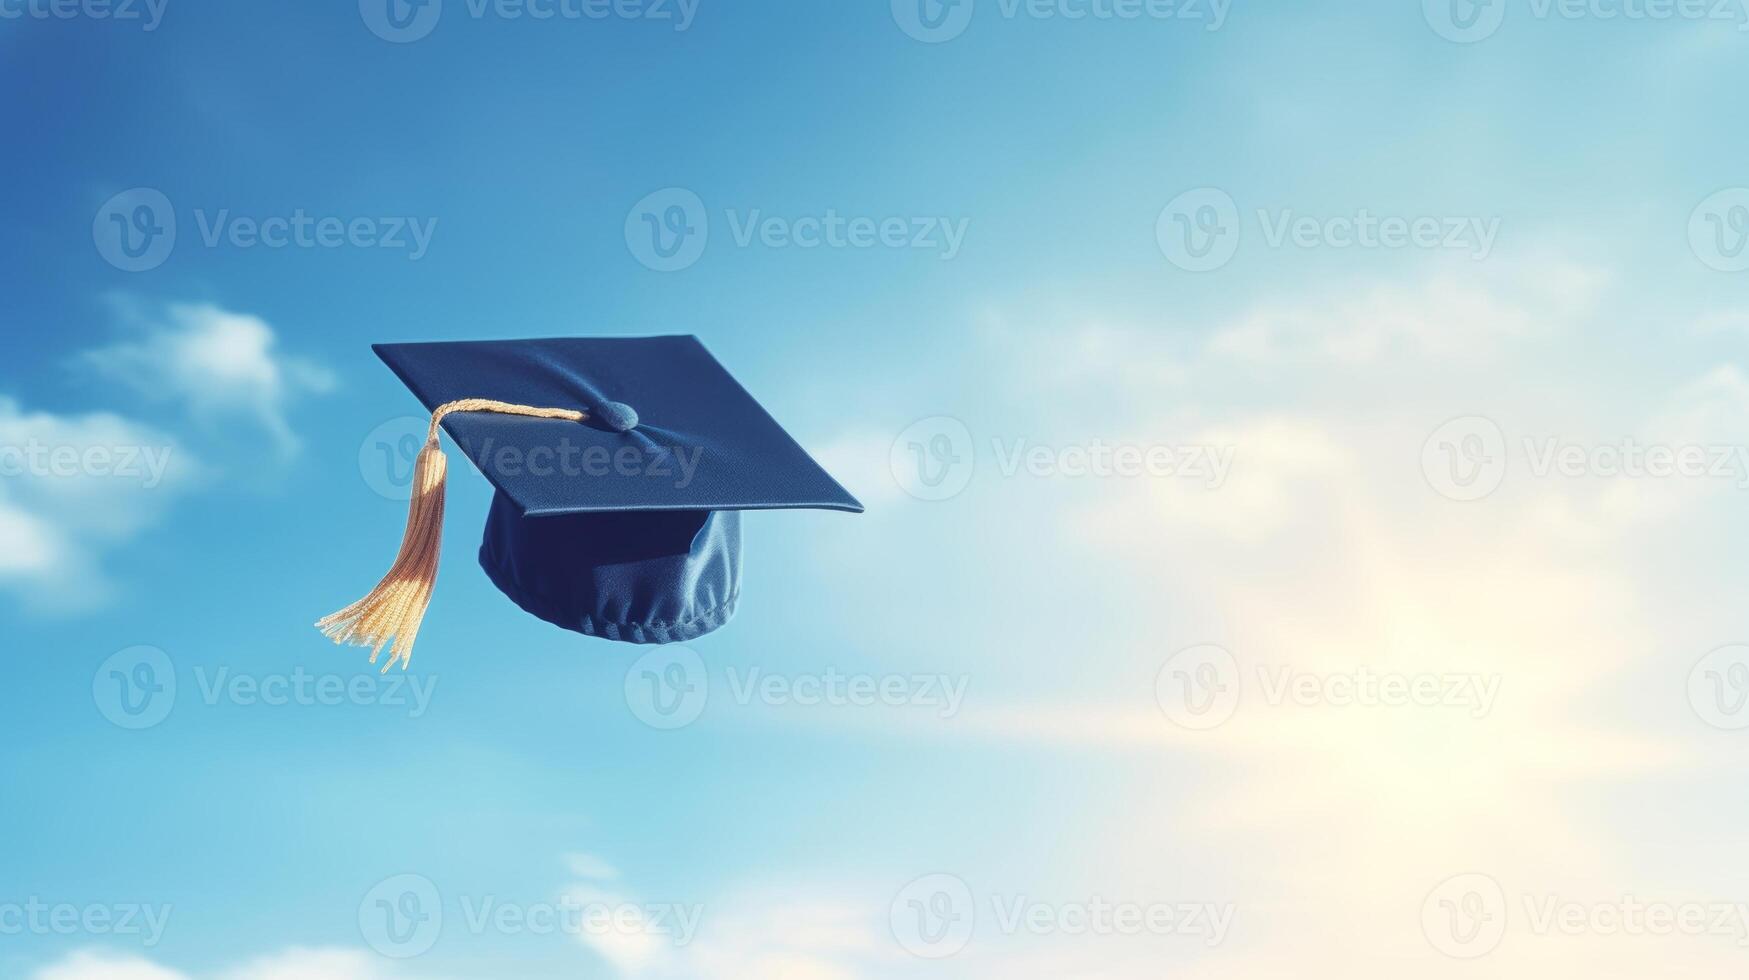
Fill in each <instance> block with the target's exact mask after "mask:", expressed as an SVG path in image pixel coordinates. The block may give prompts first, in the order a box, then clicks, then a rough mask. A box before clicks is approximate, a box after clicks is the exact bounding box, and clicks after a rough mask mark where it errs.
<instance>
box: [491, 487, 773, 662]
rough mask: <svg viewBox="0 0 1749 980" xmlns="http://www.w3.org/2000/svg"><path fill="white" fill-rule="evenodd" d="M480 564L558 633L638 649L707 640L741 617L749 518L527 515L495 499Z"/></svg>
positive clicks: (733, 514)
mask: <svg viewBox="0 0 1749 980" xmlns="http://www.w3.org/2000/svg"><path fill="white" fill-rule="evenodd" d="M480 566H481V567H482V568H484V569H485V570H486V574H487V575H488V576H490V577H491V579H492V581H493V583H494V584H496V585H497V586H498V588H499V589H500V590H501V591H502V592H503V593H504V594H505V595H507V596H509V597H510V599H511V600H512V601H513V602H515V603H516V604H517V605H518V606H521V607H522V609H523V610H524V611H525V612H527V613H529V614H530V615H532V616H537V617H539V618H541V619H544V620H546V621H547V622H549V623H552V624H554V625H555V626H562V627H564V628H565V629H568V630H574V631H576V632H578V633H584V634H587V635H589V636H598V637H601V638H602V639H607V640H621V641H624V642H628V643H672V642H676V641H681V640H690V639H692V638H694V637H698V636H703V635H704V634H706V633H709V632H710V631H711V630H714V629H716V628H717V627H719V626H721V625H723V624H724V623H726V622H728V620H729V617H730V616H732V615H733V614H734V611H735V600H736V598H737V592H738V590H739V588H740V584H741V514H740V512H739V511H657V512H650V513H630V514H625V513H620V514H571V515H565V516H559V517H525V516H523V515H522V514H521V513H520V512H519V511H518V510H517V508H516V505H515V504H514V503H512V502H511V501H510V500H508V499H507V498H506V497H505V496H504V495H503V494H501V493H500V494H497V495H495V497H494V499H493V501H492V511H491V516H490V517H489V518H488V520H487V522H486V535H485V542H484V543H483V544H481V546H480Z"/></svg>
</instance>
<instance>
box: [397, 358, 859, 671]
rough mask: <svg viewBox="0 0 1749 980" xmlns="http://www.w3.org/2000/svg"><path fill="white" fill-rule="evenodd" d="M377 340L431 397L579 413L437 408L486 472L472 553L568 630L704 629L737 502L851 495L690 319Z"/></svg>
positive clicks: (644, 634) (718, 616) (734, 571)
mask: <svg viewBox="0 0 1749 980" xmlns="http://www.w3.org/2000/svg"><path fill="white" fill-rule="evenodd" d="M376 350H377V353H378V354H379V355H380V356H381V357H382V359H383V360H384V362H385V363H387V364H388V365H389V367H390V368H391V369H393V370H394V372H395V373H396V374H397V375H398V376H399V377H400V378H401V380H402V381H404V382H405V383H406V384H407V386H408V387H409V388H411V389H412V390H413V392H414V394H416V395H417V396H418V397H419V399H420V400H421V401H423V402H424V403H425V404H426V406H427V407H428V408H436V407H437V406H439V405H442V404H445V403H448V402H452V401H456V400H459V399H494V400H497V401H500V402H508V403H514V404H519V405H532V406H541V407H542V408H543V409H552V410H568V411H578V412H583V413H587V417H585V418H582V419H576V418H530V417H526V416H522V415H513V414H506V413H503V412H490V411H481V412H460V411H458V412H455V413H453V414H450V415H448V416H447V417H445V418H443V419H442V424H443V427H444V429H445V431H447V432H448V433H449V434H450V436H451V437H452V438H453V439H454V440H455V441H456V445H457V446H458V447H459V448H460V449H461V451H462V452H463V453H465V454H466V455H467V456H468V458H469V459H470V460H472V461H473V463H474V465H475V467H477V468H478V469H479V471H480V472H481V473H482V474H483V475H484V476H485V477H486V478H487V479H488V480H490V481H491V483H492V484H493V486H494V487H495V488H496V489H497V493H496V494H494V495H493V500H492V508H491V513H490V515H489V516H488V518H487V521H486V531H485V535H484V540H483V541H482V543H481V546H480V564H481V566H482V567H483V568H484V569H485V570H486V574H487V575H488V576H490V577H491V579H492V581H493V583H494V584H496V585H497V586H498V588H499V589H500V590H501V591H503V592H504V594H505V595H507V596H509V597H510V599H511V600H512V601H513V602H515V603H516V604H517V605H518V606H520V607H521V608H522V609H523V610H524V611H526V612H527V613H529V614H530V615H533V616H536V617H539V618H540V619H543V620H546V621H547V622H549V623H553V624H555V625H557V626H561V627H564V628H565V629H568V630H574V631H576V632H579V633H584V634H586V635H589V636H597V637H601V638H603V639H608V640H618V641H622V642H628V643H671V642H676V641H683V640H690V639H693V638H694V637H698V636H702V635H704V634H705V633H708V632H710V631H711V630H714V629H716V628H718V627H720V626H722V625H723V624H724V623H726V622H727V621H728V620H729V617H730V616H732V615H733V614H734V611H735V603H736V600H737V599H738V598H739V589H740V582H741V515H740V511H742V510H764V509H785V508H804V507H805V508H819V509H827V510H844V511H860V510H862V505H861V504H859V503H857V501H856V499H855V498H854V497H852V496H851V495H850V494H849V493H847V492H845V490H844V488H843V487H840V486H839V485H838V484H837V483H836V482H835V481H834V480H833V479H832V478H831V476H829V475H827V473H826V471H825V470H823V469H821V468H820V466H819V464H817V463H815V462H814V460H813V459H812V458H811V457H809V456H808V454H807V453H806V452H805V451H804V450H803V449H802V448H801V446H799V445H797V444H796V442H795V440H794V439H792V438H790V436H789V434H788V433H786V432H784V430H783V429H782V428H781V427H780V426H779V425H778V424H777V422H776V421H774V420H773V419H772V418H771V416H770V415H768V414H767V413H766V411H765V409H764V408H763V407H761V406H760V404H759V403H758V402H757V401H755V400H754V399H753V397H752V396H751V395H749V394H748V393H747V391H746V390H745V389H744V388H742V387H741V386H740V385H739V384H738V383H736V381H735V379H734V378H732V377H730V376H729V374H728V372H727V371H725V370H723V368H722V366H721V365H720V364H718V363H717V362H716V360H715V359H714V358H713V357H711V355H710V353H709V352H708V351H706V350H705V349H704V345H702V344H700V343H699V342H698V340H697V339H696V338H694V337H646V338H612V339H549V340H528V341H481V342H465V343H432V344H384V345H379V346H378V347H377V348H376Z"/></svg>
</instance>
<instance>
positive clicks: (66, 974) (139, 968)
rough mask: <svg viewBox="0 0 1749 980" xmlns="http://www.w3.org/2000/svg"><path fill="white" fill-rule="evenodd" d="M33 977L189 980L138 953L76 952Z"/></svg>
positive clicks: (46, 979)
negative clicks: (134, 954)
mask: <svg viewBox="0 0 1749 980" xmlns="http://www.w3.org/2000/svg"><path fill="white" fill-rule="evenodd" d="M32 980H188V975H187V974H183V973H177V972H176V971H175V970H167V969H165V968H163V967H161V966H157V965H154V964H153V963H151V962H149V961H147V960H143V959H140V958H138V957H131V956H130V957H124V956H110V955H107V954H99V953H74V954H73V955H71V956H69V957H67V958H66V959H65V960H62V961H61V962H59V963H56V964H55V965H53V966H49V967H44V968H43V969H41V970H38V971H37V972H36V973H35V974H34V975H33V976H32Z"/></svg>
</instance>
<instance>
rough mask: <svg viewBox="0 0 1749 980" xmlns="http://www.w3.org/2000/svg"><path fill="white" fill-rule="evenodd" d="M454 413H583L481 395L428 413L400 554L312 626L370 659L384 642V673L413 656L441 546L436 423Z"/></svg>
mask: <svg viewBox="0 0 1749 980" xmlns="http://www.w3.org/2000/svg"><path fill="white" fill-rule="evenodd" d="M455 412H498V413H500V414H504V415H525V416H528V417H531V418H541V419H566V420H568V421H572V422H581V421H583V419H585V418H587V417H588V416H587V415H586V414H585V413H583V412H578V411H573V410H571V409H565V408H535V407H532V406H529V405H513V404H510V403H508V402H499V401H491V400H489V399H484V398H468V399H463V400H461V401H453V402H449V403H447V404H444V405H439V406H438V407H437V410H436V411H435V412H432V413H431V429H430V431H429V432H428V433H427V434H426V437H425V447H424V448H423V449H421V450H419V459H418V461H417V462H416V463H415V464H414V467H413V500H412V502H411V503H410V504H409V505H408V508H407V531H406V533H405V534H404V535H402V537H401V552H400V554H399V555H397V556H396V557H395V563H394V564H393V565H391V566H390V567H389V572H388V574H387V575H384V576H383V579H382V581H380V582H378V583H377V586H376V588H374V589H372V590H371V591H370V594H369V595H367V596H365V597H364V598H362V599H360V600H358V601H357V602H355V603H353V604H352V605H350V606H347V607H346V608H345V609H342V610H340V611H339V612H337V613H334V614H333V615H331V616H324V617H323V618H322V619H321V620H319V621H318V622H317V623H316V628H317V629H319V630H321V631H322V633H323V634H324V635H326V636H327V637H328V638H329V639H331V640H333V641H334V642H335V643H350V644H353V645H355V646H367V647H370V648H371V653H370V662H371V663H373V664H374V663H376V662H377V658H378V657H379V656H381V655H382V652H383V647H385V646H387V647H389V662H388V663H386V664H383V673H385V674H386V673H388V672H389V668H390V667H393V666H394V665H395V661H397V660H399V661H400V662H401V669H402V670H406V669H407V664H408V662H409V660H410V659H411V658H412V656H413V641H414V640H415V639H417V638H418V636H419V624H420V623H421V622H422V621H423V620H424V619H425V610H426V608H427V607H429V606H430V605H431V592H432V588H433V587H434V586H435V585H436V584H437V562H438V558H439V556H440V555H441V554H442V551H443V504H444V488H445V477H446V475H447V473H448V470H449V459H448V457H446V456H445V455H444V454H443V441H442V440H443V430H442V428H441V426H442V425H443V420H444V417H445V416H448V415H450V414H452V413H455ZM391 640H392V641H393V644H392V645H391V643H390V641H391Z"/></svg>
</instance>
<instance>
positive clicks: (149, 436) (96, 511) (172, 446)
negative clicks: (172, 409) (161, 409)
mask: <svg viewBox="0 0 1749 980" xmlns="http://www.w3.org/2000/svg"><path fill="white" fill-rule="evenodd" d="M201 471H202V468H201V465H200V463H199V462H198V461H196V460H195V459H194V457H193V456H192V455H191V454H189V453H188V452H187V450H185V449H184V448H183V447H182V446H181V444H180V443H179V442H178V441H177V439H176V438H175V437H174V436H172V435H170V434H169V433H166V432H162V431H159V430H157V429H154V428H152V427H150V426H146V425H142V424H140V423H137V422H133V421H130V420H127V419H124V418H121V417H120V416H116V415H111V414H106V413H93V414H88V415H57V414H54V413H50V412H39V411H27V410H25V409H24V408H23V407H22V406H21V405H20V404H19V403H18V402H17V401H16V400H14V399H12V398H7V397H5V396H0V588H11V589H14V590H17V591H18V592H20V593H21V594H22V595H23V596H24V597H25V598H26V600H27V601H28V602H29V603H30V604H31V605H33V606H36V607H38V608H42V609H45V610H49V611H77V610H79V609H83V608H88V607H90V606H92V605H95V604H98V603H100V602H101V601H102V600H103V599H104V597H105V596H106V595H107V593H108V591H109V588H110V587H109V584H108V583H107V581H106V580H105V579H104V577H103V575H102V571H101V568H100V564H101V561H100V560H101V557H102V555H103V553H104V552H105V551H107V550H108V549H111V548H114V547H116V546H119V545H121V544H123V543H125V542H127V541H130V540H132V539H133V538H135V537H137V536H138V535H139V534H140V533H141V532H143V531H145V530H147V529H148V528H151V527H153V526H155V525H157V524H158V523H160V522H161V521H162V520H163V519H164V517H165V515H166V513H167V511H168V510H169V508H170V506H171V504H172V502H173V501H174V500H175V499H176V498H177V497H179V496H181V495H182V494H184V493H186V492H187V491H188V490H189V489H191V488H192V487H193V486H194V485H195V484H196V483H197V482H198V481H199V479H200V475H201Z"/></svg>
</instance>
